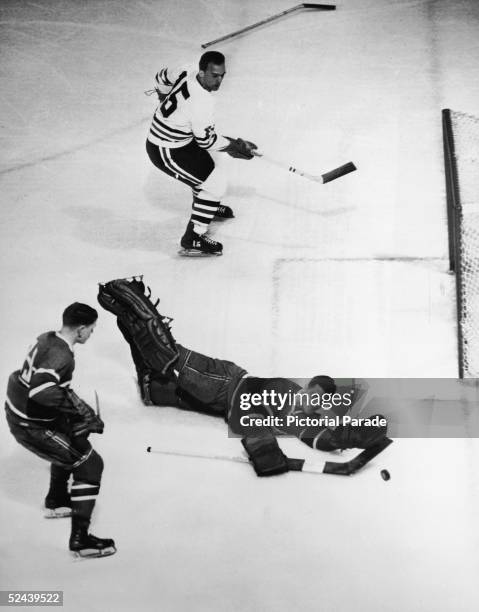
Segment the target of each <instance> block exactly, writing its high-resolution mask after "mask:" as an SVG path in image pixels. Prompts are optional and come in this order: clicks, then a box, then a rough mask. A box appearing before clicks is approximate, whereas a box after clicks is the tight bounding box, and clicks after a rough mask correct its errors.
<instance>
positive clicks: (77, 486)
mask: <svg viewBox="0 0 479 612" xmlns="http://www.w3.org/2000/svg"><path fill="white" fill-rule="evenodd" d="M99 490H100V485H95V484H90V483H88V482H82V481H81V480H74V481H73V484H72V490H71V502H72V516H73V517H78V518H82V519H85V520H87V521H90V517H91V515H92V512H93V508H94V507H95V502H96V498H97V496H98V492H99Z"/></svg>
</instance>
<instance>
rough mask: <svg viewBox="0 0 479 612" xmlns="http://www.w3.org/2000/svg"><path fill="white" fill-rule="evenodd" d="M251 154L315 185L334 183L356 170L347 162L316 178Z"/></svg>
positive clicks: (264, 157)
mask: <svg viewBox="0 0 479 612" xmlns="http://www.w3.org/2000/svg"><path fill="white" fill-rule="evenodd" d="M251 153H252V154H253V155H255V156H256V157H261V159H264V161H267V162H269V163H270V164H274V165H275V166H278V167H279V168H283V169H284V170H288V172H294V174H298V175H299V176H302V177H304V178H306V179H309V180H310V181H314V182H315V183H323V184H324V183H329V182H330V181H334V180H335V179H337V178H339V177H341V176H344V175H345V174H349V173H350V172H354V171H355V170H356V169H357V168H356V166H355V165H354V164H353V162H348V163H347V164H343V165H342V166H338V167H337V168H334V169H333V170H330V171H329V172H325V173H324V174H321V175H320V176H316V175H314V174H309V173H308V172H303V170H298V168H294V167H293V166H288V164H285V163H284V162H280V161H278V160H276V159H272V158H271V157H268V156H266V155H264V154H263V153H258V152H257V151H254V150H252V151H251Z"/></svg>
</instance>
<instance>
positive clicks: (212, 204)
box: [191, 195, 220, 234]
mask: <svg viewBox="0 0 479 612" xmlns="http://www.w3.org/2000/svg"><path fill="white" fill-rule="evenodd" d="M219 205H220V203H219V202H218V201H213V200H204V199H202V198H199V197H198V196H196V195H195V196H194V197H193V212H192V213H191V221H192V222H193V225H194V228H195V232H196V233H197V234H204V233H205V232H206V230H207V229H208V226H209V224H210V223H211V221H212V220H213V218H214V216H215V214H216V212H217V210H218V206H219Z"/></svg>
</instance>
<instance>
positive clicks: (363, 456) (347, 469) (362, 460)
mask: <svg viewBox="0 0 479 612" xmlns="http://www.w3.org/2000/svg"><path fill="white" fill-rule="evenodd" d="M390 444H392V440H390V439H389V438H386V437H384V438H383V439H382V440H380V441H379V442H377V443H376V444H374V445H373V446H370V447H369V448H367V449H365V450H363V451H361V452H360V453H359V454H358V455H356V457H353V458H352V459H351V460H350V461H325V462H324V463H323V465H322V466H320V465H319V466H315V465H310V466H308V467H307V468H306V469H304V468H302V469H301V470H297V471H301V472H305V473H306V474H337V475H338V476H350V475H351V474H354V473H355V472H357V471H358V470H360V469H361V468H362V467H364V466H365V465H366V464H367V463H369V462H370V461H371V460H372V459H374V457H376V456H377V455H379V453H382V451H383V450H384V449H385V448H387V447H388V446H389V445H390ZM146 452H147V453H155V454H159V455H169V456H172V457H189V458H191V459H212V460H214V461H232V462H235V463H248V464H249V463H250V462H249V460H248V459H246V457H235V456H231V455H206V454H202V453H183V452H179V451H166V450H159V449H155V448H152V447H151V446H148V448H147V449H146ZM301 461H302V460H301ZM303 463H304V462H303Z"/></svg>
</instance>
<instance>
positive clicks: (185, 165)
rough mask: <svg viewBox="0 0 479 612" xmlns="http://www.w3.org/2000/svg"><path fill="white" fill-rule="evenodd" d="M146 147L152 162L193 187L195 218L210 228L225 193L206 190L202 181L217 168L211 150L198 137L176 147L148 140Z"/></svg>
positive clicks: (192, 218)
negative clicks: (197, 141) (205, 191)
mask: <svg viewBox="0 0 479 612" xmlns="http://www.w3.org/2000/svg"><path fill="white" fill-rule="evenodd" d="M146 151H147V153H148V157H149V158H150V160H151V162H152V163H153V164H154V165H155V166H156V167H157V168H158V169H159V170H161V171H162V172H165V173H166V174H168V176H171V177H173V178H175V179H177V180H178V181H181V182H182V183H185V185H188V186H189V187H191V190H192V192H193V212H192V214H191V221H193V223H194V224H195V225H200V226H203V227H205V228H206V227H207V226H208V225H209V223H210V222H211V220H212V219H213V217H214V216H215V213H216V211H217V210H218V206H219V204H220V197H221V196H220V195H218V196H215V195H212V194H209V195H208V194H205V193H204V192H203V191H202V186H201V185H202V183H203V182H204V181H206V179H207V178H208V177H209V176H210V174H211V173H212V172H213V170H214V168H215V162H214V161H213V158H212V157H211V155H210V154H209V153H208V151H206V150H205V149H202V148H201V147H199V146H198V144H197V143H196V141H194V140H192V141H191V142H190V143H188V144H187V145H185V146H184V147H178V148H176V149H169V148H166V147H159V146H158V145H155V144H153V143H152V142H150V141H149V140H147V141H146Z"/></svg>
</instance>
